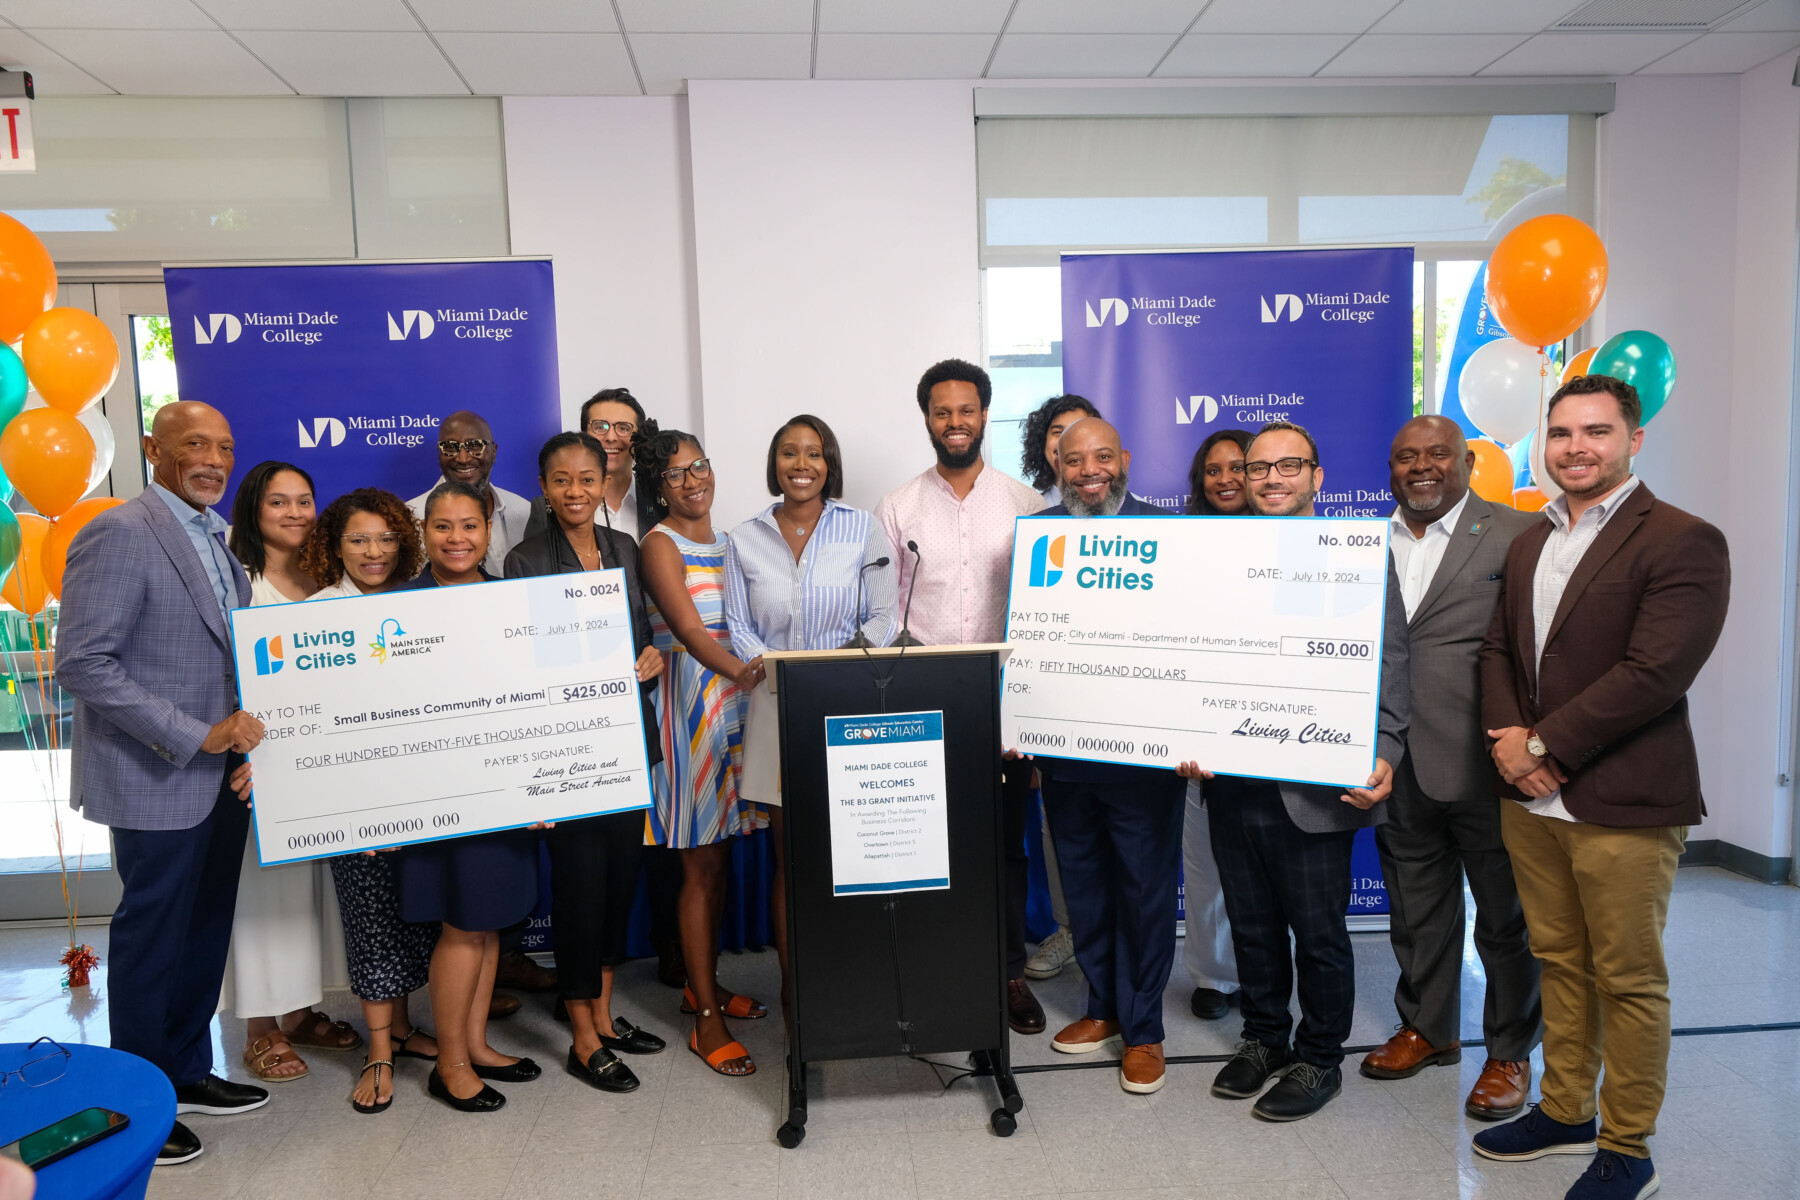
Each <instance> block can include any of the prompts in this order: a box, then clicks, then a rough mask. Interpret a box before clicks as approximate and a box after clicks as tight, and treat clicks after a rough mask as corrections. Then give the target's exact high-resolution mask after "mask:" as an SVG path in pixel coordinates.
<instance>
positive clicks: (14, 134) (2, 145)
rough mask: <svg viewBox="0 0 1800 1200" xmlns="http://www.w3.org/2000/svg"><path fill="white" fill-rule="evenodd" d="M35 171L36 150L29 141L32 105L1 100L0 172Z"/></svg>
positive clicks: (16, 99)
mask: <svg viewBox="0 0 1800 1200" xmlns="http://www.w3.org/2000/svg"><path fill="white" fill-rule="evenodd" d="M36 170H37V147H36V145H35V144H34V143H33V142H32V140H31V101H29V100H27V99H25V97H23V96H4V97H0V172H16V173H28V172H35V171H36Z"/></svg>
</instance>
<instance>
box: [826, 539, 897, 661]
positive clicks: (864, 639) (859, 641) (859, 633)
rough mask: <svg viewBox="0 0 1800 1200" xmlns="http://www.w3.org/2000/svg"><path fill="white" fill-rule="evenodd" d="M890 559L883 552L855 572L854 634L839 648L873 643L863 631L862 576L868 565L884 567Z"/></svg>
mask: <svg viewBox="0 0 1800 1200" xmlns="http://www.w3.org/2000/svg"><path fill="white" fill-rule="evenodd" d="M892 561H893V560H892V559H890V558H888V556H887V555H885V554H884V555H882V556H881V557H880V558H878V559H876V560H875V561H874V562H866V563H864V564H863V565H862V570H860V571H858V572H857V573H856V636H855V637H853V638H851V639H850V640H849V641H847V642H845V643H844V644H843V645H841V646H839V647H838V649H839V650H866V649H868V648H869V647H870V646H873V645H874V644H875V643H874V642H871V641H870V640H869V635H868V634H866V633H864V632H863V617H862V602H863V576H864V575H866V574H868V571H869V568H870V567H885V566H887V565H888V563H890V562H892Z"/></svg>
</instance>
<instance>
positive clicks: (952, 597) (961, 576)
mask: <svg viewBox="0 0 1800 1200" xmlns="http://www.w3.org/2000/svg"><path fill="white" fill-rule="evenodd" d="M1043 509H1044V500H1043V497H1041V496H1039V495H1038V494H1037V493H1036V492H1034V491H1032V490H1031V489H1030V488H1028V487H1026V486H1025V485H1024V484H1022V483H1020V482H1019V481H1018V480H1016V479H1014V478H1012V477H1011V476H1009V475H1007V474H1005V473H1004V472H1002V471H999V470H997V469H995V468H994V467H992V466H984V467H982V469H981V473H980V474H979V475H977V476H976V477H975V486H973V487H971V488H970V489H969V494H968V495H967V496H965V497H964V498H963V499H961V500H958V499H957V498H956V493H955V491H953V490H952V489H951V487H950V485H949V484H948V483H947V482H945V480H944V477H943V476H942V475H939V474H938V473H937V468H936V467H933V468H931V469H930V470H928V471H926V472H925V473H924V474H922V475H918V476H915V477H914V478H912V479H911V480H909V481H907V482H906V483H904V484H902V485H901V486H899V487H898V488H895V489H894V490H893V491H891V492H889V493H888V494H887V495H885V496H883V497H882V498H881V503H880V504H877V505H876V506H875V519H876V520H877V521H880V522H881V525H882V528H883V529H885V530H887V535H888V539H889V541H891V542H892V543H893V546H894V550H895V553H896V555H897V556H898V558H899V563H900V607H901V610H902V611H904V610H905V607H906V602H907V597H908V596H909V595H910V596H911V597H912V621H911V626H912V632H913V636H914V637H916V638H918V639H919V640H920V641H921V642H924V643H925V644H926V645H928V646H950V645H957V644H961V643H968V642H998V641H1000V640H1001V639H1002V638H1003V637H1004V636H1005V632H1006V597H1007V591H1008V589H1009V587H1010V585H1011V580H1012V550H1013V521H1014V519H1015V518H1017V517H1025V516H1030V515H1031V514H1032V513H1035V512H1042V511H1043ZM909 540H910V541H914V542H917V543H918V544H919V554H918V556H917V557H916V558H915V556H914V555H913V553H912V551H910V550H908V549H907V548H906V543H907V542H908V541H909ZM915 564H916V567H917V574H918V580H917V585H916V587H915V584H914V580H913V575H914V573H915Z"/></svg>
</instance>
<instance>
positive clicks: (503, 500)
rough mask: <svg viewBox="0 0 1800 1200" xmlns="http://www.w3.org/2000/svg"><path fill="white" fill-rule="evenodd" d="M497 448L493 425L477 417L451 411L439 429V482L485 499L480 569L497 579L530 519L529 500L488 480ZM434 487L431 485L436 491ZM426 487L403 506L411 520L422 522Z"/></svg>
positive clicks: (522, 536) (503, 572)
mask: <svg viewBox="0 0 1800 1200" xmlns="http://www.w3.org/2000/svg"><path fill="white" fill-rule="evenodd" d="M499 454H500V444H499V443H498V442H496V441H495V440H494V430H493V427H492V426H490V425H489V424H488V423H487V420H486V419H485V418H483V417H482V416H481V415H480V414H479V413H472V412H467V411H462V412H453V413H451V414H450V415H449V416H447V417H445V418H444V423H443V424H441V425H439V426H438V441H437V456H438V483H443V482H444V481H445V480H448V479H454V480H455V481H456V482H458V483H466V484H468V485H469V486H470V487H472V488H474V489H475V490H476V491H478V492H480V493H481V494H482V495H484V496H486V497H487V502H488V520H489V521H490V522H491V523H492V524H491V525H490V526H489V528H488V552H487V558H486V559H485V560H484V561H483V562H482V566H484V567H486V568H487V572H488V574H489V575H492V576H493V577H494V578H496V579H498V578H500V577H501V576H502V575H504V574H505V573H506V555H507V552H508V551H509V550H511V549H512V548H513V547H514V546H517V545H518V544H519V543H520V542H522V541H524V540H525V527H526V525H527V524H529V523H530V521H531V501H529V500H527V499H526V498H525V497H523V496H521V495H519V494H517V493H516V492H509V491H507V490H506V489H505V488H503V487H497V486H496V485H495V484H494V483H493V482H492V479H491V476H492V475H493V473H494V460H495V459H496V458H498V457H499ZM436 486H437V483H434V484H432V485H431V487H436ZM430 495H431V488H426V489H425V490H424V491H423V492H421V493H420V494H418V495H417V496H414V497H413V498H412V499H411V500H408V501H407V502H406V506H407V507H408V508H410V509H412V511H413V516H415V517H417V518H418V519H419V520H420V521H421V522H423V521H424V520H425V500H426V498H427V497H428V496H430Z"/></svg>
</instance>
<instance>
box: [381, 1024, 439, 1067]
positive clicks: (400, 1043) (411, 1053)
mask: <svg viewBox="0 0 1800 1200" xmlns="http://www.w3.org/2000/svg"><path fill="white" fill-rule="evenodd" d="M420 1034H424V1035H425V1036H426V1037H428V1038H431V1039H433V1040H434V1041H435V1040H436V1036H437V1035H435V1034H431V1033H426V1032H425V1031H424V1030H423V1029H420V1028H419V1027H418V1026H417V1025H414V1026H413V1027H412V1028H411V1029H409V1030H407V1031H406V1036H405V1037H402V1038H394V1039H392V1041H393V1045H394V1057H395V1058H416V1059H419V1060H420V1061H422V1062H436V1061H437V1057H438V1056H437V1055H435V1054H420V1053H419V1052H418V1051H417V1050H408V1049H407V1048H406V1043H408V1042H410V1041H412V1040H413V1039H414V1038H416V1037H418V1036H419V1035H420Z"/></svg>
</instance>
